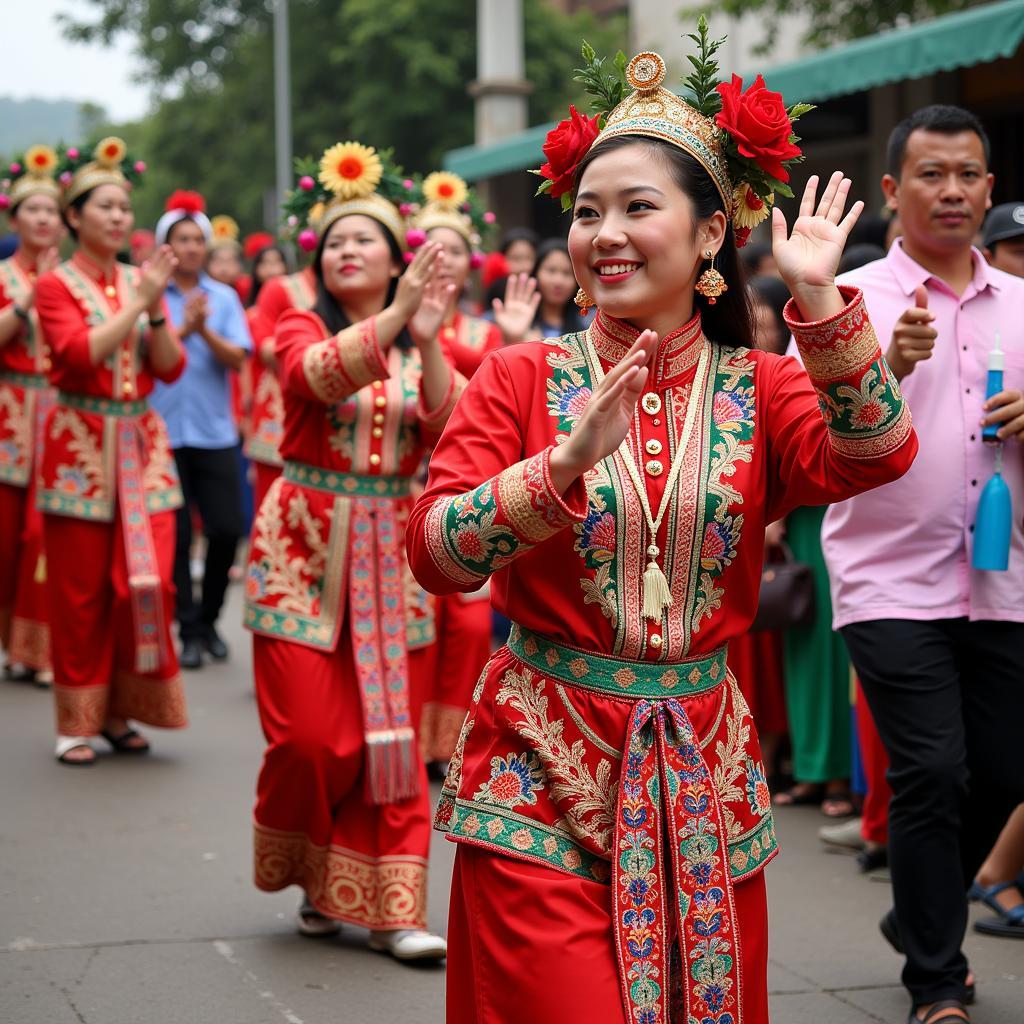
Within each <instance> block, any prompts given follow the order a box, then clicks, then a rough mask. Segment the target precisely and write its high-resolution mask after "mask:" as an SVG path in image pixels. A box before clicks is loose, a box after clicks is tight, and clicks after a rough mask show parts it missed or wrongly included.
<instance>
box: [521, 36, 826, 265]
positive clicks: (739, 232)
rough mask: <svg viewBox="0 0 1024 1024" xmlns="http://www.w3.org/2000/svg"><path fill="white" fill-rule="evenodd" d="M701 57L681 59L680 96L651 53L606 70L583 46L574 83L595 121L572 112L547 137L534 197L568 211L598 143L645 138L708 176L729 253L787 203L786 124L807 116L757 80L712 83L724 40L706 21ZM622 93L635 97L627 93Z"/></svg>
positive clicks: (790, 140) (789, 146)
mask: <svg viewBox="0 0 1024 1024" xmlns="http://www.w3.org/2000/svg"><path fill="white" fill-rule="evenodd" d="M687 38H689V39H692V40H693V41H694V42H695V43H696V44H697V48H698V53H697V55H696V56H690V57H689V58H688V59H689V61H690V63H691V64H692V65H693V70H692V71H691V73H690V74H689V75H687V76H686V78H684V79H683V84H684V85H685V86H686V96H685V97H680V96H677V95H676V94H675V93H673V92H670V91H669V90H667V89H664V88H662V82H664V80H665V74H666V70H665V62H664V60H662V58H661V57H660V56H659V55H658V54H656V53H650V52H646V53H639V54H637V55H636V56H635V57H634V58H633V59H632V60H631V61H629V63H628V64H627V62H626V55H625V54H624V53H622V52H621V51H620V52H619V53H618V54H616V56H615V58H614V60H613V61H612V62H611V67H610V68H606V66H605V64H606V62H605V60H604V58H601V57H598V56H597V54H596V53H595V51H594V49H593V47H592V46H590V45H589V44H588V43H586V42H584V43H583V51H582V52H583V61H584V66H583V67H582V68H578V69H577V71H576V75H575V80H576V81H577V82H580V83H581V84H582V85H583V88H584V89H585V91H586V92H587V93H588V94H589V95H590V96H591V97H592V102H591V108H592V109H593V110H594V111H595V115H594V116H593V117H588V116H586V115H585V114H581V113H580V112H579V111H578V110H576V108H575V107H573V106H570V107H569V118H568V119H567V120H565V121H562V122H561V123H560V124H559V125H558V126H557V127H555V128H553V129H552V130H551V131H550V132H549V133H548V136H547V140H546V141H545V143H544V156H545V157H546V158H547V162H546V163H545V164H544V166H543V167H541V168H540V170H538V171H535V172H534V173H535V174H538V175H540V177H542V178H544V179H545V180H544V181H543V182H542V184H541V185H540V187H539V188H538V189H537V194H538V195H541V194H548V195H551V196H552V197H553V198H555V199H560V200H561V203H562V209H563V210H568V209H569V207H570V206H572V194H571V193H572V188H573V184H574V181H575V177H576V169H577V168H578V167H579V165H580V162H581V161H582V160H583V158H584V157H585V156H586V155H587V153H588V152H589V151H590V150H591V148H592V147H593V146H595V145H597V144H598V143H600V142H601V141H603V140H605V139H610V138H615V137H617V136H622V135H642V136H646V137H648V138H655V139H662V140H664V141H666V142H670V143H672V144H673V145H676V146H678V147H679V148H680V149H683V150H685V151H686V152H687V153H689V154H690V155H691V156H692V157H693V158H694V159H696V160H697V161H698V162H699V163H700V164H701V166H702V167H704V169H705V170H706V171H707V172H708V174H709V175H710V176H711V180H712V181H713V182H714V184H715V187H716V188H717V189H718V192H719V194H720V195H721V197H722V202H723V203H724V204H725V208H726V211H727V212H728V213H729V215H730V217H731V219H732V224H733V229H734V231H735V237H736V245H737V246H743V245H745V244H746V241H747V239H748V238H749V237H750V232H751V230H752V229H753V228H754V227H756V226H757V225H758V224H760V223H761V221H763V220H764V219H765V218H766V217H767V216H768V214H769V213H770V212H771V207H772V205H773V203H774V202H775V196H776V195H783V196H792V195H793V191H792V189H791V188H790V187H789V184H788V183H789V168H790V167H791V166H792V165H793V164H796V163H799V162H800V161H801V160H803V158H804V157H803V154H802V152H801V150H800V148H799V146H797V142H799V141H800V140H799V138H798V137H797V136H796V135H795V134H794V132H793V122H794V121H796V120H797V119H798V118H799V117H801V116H802V115H803V114H806V113H807V112H808V111H810V110H813V109H814V107H813V106H811V105H810V104H807V103H797V104H794V105H793V106H791V107H789V108H787V107H786V106H785V104H784V103H783V102H782V96H781V95H780V94H779V93H777V92H770V91H769V90H768V89H767V88H766V87H765V84H764V79H763V78H762V77H761V75H758V76H757V78H755V80H754V82H753V84H752V85H751V86H750V87H749V88H748V89H747V90H746V91H745V92H744V90H743V79H742V78H740V77H739V76H738V75H733V76H732V80H731V81H730V82H721V81H719V78H718V72H719V67H718V62H717V61H716V60H715V54H716V53H717V52H718V50H719V49H720V47H721V46H722V44H723V43H724V42H725V39H726V37H725V36H723V37H722V38H721V39H711V38H710V37H709V36H708V23H707V19H706V18H704V17H703V16H701V17H700V19H699V20H698V22H697V31H696V32H695V33H690V34H689V35H688V36H687ZM627 86H631V87H632V90H633V91H632V92H630V93H627Z"/></svg>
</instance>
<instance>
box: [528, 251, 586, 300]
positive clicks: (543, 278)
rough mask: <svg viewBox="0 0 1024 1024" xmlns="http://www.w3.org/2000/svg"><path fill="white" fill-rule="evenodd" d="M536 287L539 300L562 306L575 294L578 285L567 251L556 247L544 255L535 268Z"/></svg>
mask: <svg viewBox="0 0 1024 1024" xmlns="http://www.w3.org/2000/svg"><path fill="white" fill-rule="evenodd" d="M537 287H538V288H539V289H540V297H541V301H543V302H545V303H549V304H550V305H552V306H558V307H561V306H564V305H565V304H566V303H567V302H568V301H569V300H570V299H571V298H572V297H573V296H574V295H575V294H576V289H577V288H578V287H579V286H578V285H577V284H576V278H575V277H574V276H573V272H572V263H571V262H570V260H569V254H568V253H565V252H562V251H561V250H560V249H556V250H554V251H553V252H549V253H548V254H547V255H546V256H545V257H544V259H543V261H542V262H541V264H540V266H539V267H538V268H537Z"/></svg>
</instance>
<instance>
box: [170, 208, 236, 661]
mask: <svg viewBox="0 0 1024 1024" xmlns="http://www.w3.org/2000/svg"><path fill="white" fill-rule="evenodd" d="M156 237H157V245H161V244H163V243H164V242H166V243H167V244H168V245H170V247H171V249H172V250H173V251H174V255H175V256H176V257H177V258H178V266H177V269H176V270H175V272H174V276H173V277H172V278H171V282H170V284H169V285H168V286H167V292H166V296H167V305H168V308H169V310H170V315H171V319H172V321H173V322H174V326H175V327H176V328H177V329H178V333H179V334H180V336H181V340H182V344H183V345H184V346H185V349H186V351H187V354H188V361H187V364H186V369H185V372H184V373H183V374H182V375H181V376H180V377H179V378H178V379H177V380H176V381H175V382H174V383H173V384H159V385H158V386H157V388H156V390H155V391H154V393H153V397H152V403H153V405H154V406H155V407H156V409H157V410H158V411H159V412H160V414H161V415H162V416H163V418H164V419H165V420H166V421H167V431H168V434H169V436H170V443H171V448H172V449H173V450H174V460H175V462H176V463H177V466H178V475H179V476H180V477H181V485H182V490H183V491H184V494H185V505H184V507H183V508H181V509H179V510H178V541H177V548H176V550H175V559H174V585H175V587H176V589H177V592H178V594H177V611H176V617H177V619H178V628H179V632H180V637H181V644H182V650H181V659H180V660H181V667H182V668H189V669H196V668H199V667H200V666H201V665H202V655H203V651H204V650H205V651H206V652H207V653H208V654H209V655H210V656H211V657H213V658H214V659H216V660H218V661H223V660H224V659H225V658H227V656H228V648H227V645H226V644H225V643H224V641H223V640H222V639H221V637H220V636H219V635H218V633H217V628H216V626H217V617H218V616H219V614H220V610H221V607H222V605H223V603H224V594H225V592H226V590H227V586H228V572H229V570H230V569H231V565H232V563H233V562H234V560H235V549H236V548H237V546H238V540H239V537H240V536H241V535H242V532H243V525H242V494H241V475H240V474H241V470H240V462H239V459H238V428H237V427H236V426H235V421H234V418H233V417H232V413H231V381H230V374H231V372H232V371H237V370H239V369H241V367H242V365H243V363H244V362H245V359H246V356H247V355H248V353H249V352H251V351H252V339H251V338H250V336H249V328H248V326H247V324H246V319H245V312H244V310H243V309H242V304H241V302H240V301H239V298H238V295H237V294H236V293H235V291H234V289H232V288H229V287H227V286H226V285H223V284H220V283H218V282H217V281H214V280H213V279H212V278H211V277H209V275H207V274H206V273H205V272H204V271H203V265H204V262H205V260H206V254H207V248H208V245H209V241H210V222H209V220H208V219H207V217H206V214H205V213H204V212H203V203H202V197H200V196H197V195H196V194H195V193H175V194H174V195H173V196H172V197H171V199H170V200H169V201H168V209H167V212H166V213H165V214H164V215H163V217H161V218H160V222H159V224H158V225H157V229H156ZM195 508H197V509H198V511H199V516H200V518H201V520H202V524H203V532H204V534H205V535H206V540H207V548H206V566H205V570H204V573H203V585H202V597H201V599H200V601H199V602H198V603H197V602H196V600H195V595H194V593H193V589H192V577H191V572H190V563H189V550H190V548H191V546H192V513H193V509H195Z"/></svg>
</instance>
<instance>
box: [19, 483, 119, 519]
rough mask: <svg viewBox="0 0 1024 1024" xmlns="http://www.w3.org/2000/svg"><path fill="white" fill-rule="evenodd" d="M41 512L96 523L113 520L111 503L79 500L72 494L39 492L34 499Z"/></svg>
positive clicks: (87, 499) (86, 499)
mask: <svg viewBox="0 0 1024 1024" xmlns="http://www.w3.org/2000/svg"><path fill="white" fill-rule="evenodd" d="M36 501H37V504H38V505H39V508H40V510H41V511H43V512H49V513H51V514H52V515H57V516H71V518H72V519H88V520H91V521H92V522H96V523H109V522H110V521H111V520H112V519H113V518H114V503H113V502H112V501H96V500H93V499H92V498H79V497H76V496H75V495H73V494H60V493H59V492H57V491H46V490H40V491H39V496H38V498H37V499H36Z"/></svg>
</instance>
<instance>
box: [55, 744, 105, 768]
mask: <svg viewBox="0 0 1024 1024" xmlns="http://www.w3.org/2000/svg"><path fill="white" fill-rule="evenodd" d="M81 748H84V749H86V750H88V751H89V752H90V753H91V754H92V757H86V758H77V757H68V754H70V753H71V751H72V750H79V749H81ZM54 756H55V757H56V758H57V760H58V761H60V763H61V764H66V765H67V766H68V767H69V768H91V767H92V766H93V765H94V764H95V763H96V751H95V750H93V749H92V746H91V745H90V743H89V738H88V737H87V736H58V737H57V749H56V750H55V751H54Z"/></svg>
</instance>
